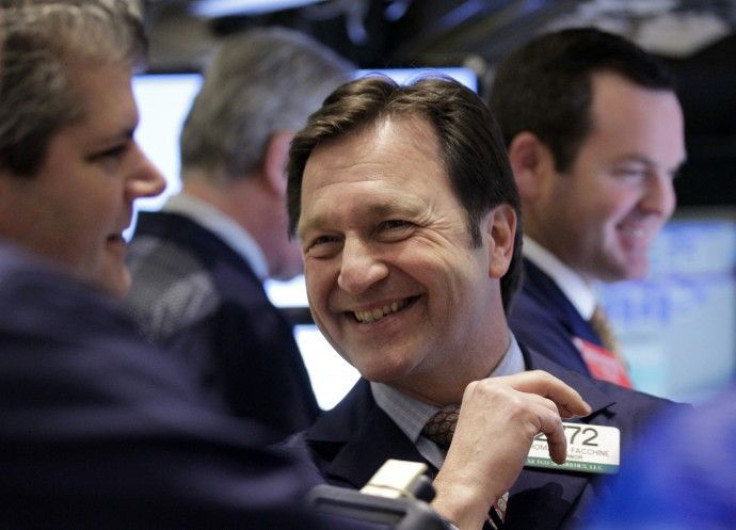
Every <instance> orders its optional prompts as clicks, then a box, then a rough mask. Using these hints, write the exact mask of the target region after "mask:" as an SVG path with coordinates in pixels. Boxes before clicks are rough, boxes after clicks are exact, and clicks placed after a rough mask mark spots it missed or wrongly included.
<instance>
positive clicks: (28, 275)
mask: <svg viewBox="0 0 736 530" xmlns="http://www.w3.org/2000/svg"><path fill="white" fill-rule="evenodd" d="M0 307H2V308H3V310H2V312H1V313H0V470H1V471H0V499H2V502H0V527H2V528H53V529H74V530H78V529H83V528H90V529H92V528H94V529H103V528H104V529H105V530H115V529H128V530H129V529H133V528H135V529H148V528H150V529H154V528H155V529H157V530H160V529H169V528H170V529H177V530H180V529H188V528H200V529H201V528H300V529H303V528H310V529H315V530H323V529H324V528H325V527H332V526H331V524H330V523H329V522H328V521H325V520H322V519H321V518H320V520H317V518H316V517H314V516H313V514H311V513H309V512H308V511H307V510H305V509H304V507H303V506H302V503H303V496H304V494H305V492H306V485H305V483H306V477H307V476H308V475H305V473H304V469H303V466H301V465H299V464H298V463H297V462H295V461H293V460H292V459H291V458H287V456H286V455H283V454H278V453H276V452H274V451H271V450H266V449H264V448H263V446H264V445H265V444H267V443H269V442H270V441H272V438H271V432H270V431H266V429H265V428H261V427H260V426H258V425H256V424H254V423H251V422H246V421H242V420H240V421H236V420H233V419H232V418H231V417H230V416H227V415H225V414H224V413H223V412H222V411H220V410H217V409H215V408H213V407H211V406H210V404H209V401H207V400H206V399H205V398H204V396H203V394H201V393H200V391H199V390H198V388H197V385H196V384H195V382H194V378H193V377H191V374H190V373H189V371H188V370H187V367H186V366H184V365H182V364H181V363H180V361H179V360H178V359H174V358H171V357H168V356H167V355H166V354H165V353H164V352H162V351H159V350H157V349H156V348H154V347H152V346H151V345H150V344H149V343H148V342H146V341H145V340H143V339H142V338H141V337H140V336H139V335H138V334H137V330H136V327H135V324H134V323H133V321H131V320H129V319H128V318H127V317H126V315H124V314H123V312H122V311H120V307H119V306H118V304H116V303H114V302H113V301H112V300H110V299H109V298H108V297H106V296H101V295H99V293H97V292H94V291H92V290H89V289H87V288H86V287H84V286H82V285H79V284H76V283H75V282H74V281H73V280H72V279H70V278H69V277H67V276H65V275H62V274H61V273H59V272H57V271H55V270H52V269H51V268H50V267H48V266H45V265H43V264H39V263H36V262H34V261H33V260H32V259H31V258H29V257H28V256H26V255H24V254H22V253H20V252H18V251H16V250H15V249H12V248H9V247H6V246H3V245H2V244H0ZM347 527H348V528H352V526H347Z"/></svg>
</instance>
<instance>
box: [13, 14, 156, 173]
mask: <svg viewBox="0 0 736 530" xmlns="http://www.w3.org/2000/svg"><path fill="white" fill-rule="evenodd" d="M0 5H2V7H1V8H0V9H1V10H2V17H1V18H0V25H1V26H2V29H1V30H0V32H1V33H2V35H3V40H4V46H3V54H2V65H1V66H0V168H3V169H7V170H9V171H10V172H12V173H13V174H15V175H20V176H28V177H30V176H33V175H34V174H35V173H36V172H37V171H38V169H39V168H40V167H41V165H42V163H43V160H44V155H45V153H46V147H47V145H48V143H49V141H50V139H51V137H52V136H53V135H54V134H55V133H56V131H57V130H58V129H59V128H60V127H62V126H63V125H65V124H68V123H73V122H75V121H77V120H80V119H82V117H83V116H82V115H81V112H82V111H81V108H82V105H80V103H79V101H78V100H77V95H76V93H75V89H74V84H73V76H74V72H75V68H79V67H85V66H87V65H91V66H96V65H100V64H112V63H119V64H123V63H128V64H130V66H131V67H136V66H139V65H141V64H142V63H143V61H144V59H145V55H146V40H145V35H144V32H143V26H142V24H141V21H140V19H139V17H138V16H137V15H138V14H137V13H136V12H134V11H133V10H132V8H131V7H130V5H129V2H127V1H125V0H13V1H10V2H8V1H5V2H3V3H2V4H0Z"/></svg>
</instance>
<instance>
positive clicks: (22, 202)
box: [0, 65, 165, 296]
mask: <svg viewBox="0 0 736 530" xmlns="http://www.w3.org/2000/svg"><path fill="white" fill-rule="evenodd" d="M72 78H73V79H74V81H75V83H76V86H77V89H78V93H79V101H80V102H81V103H82V104H83V105H84V106H85V118H84V119H83V120H82V121H80V122H77V123H74V124H71V125H66V126H64V127H62V128H61V129H60V130H59V131H58V132H57V133H56V135H55V136H54V137H53V138H52V140H51V142H50V144H49V146H48V150H47V152H46V158H45V160H44V163H43V165H42V167H41V169H40V171H39V172H38V173H37V174H36V175H35V176H33V177H31V178H25V177H18V176H14V175H7V174H6V175H0V191H1V192H2V193H0V232H1V233H2V234H3V235H5V236H7V237H9V239H10V240H11V241H14V242H16V243H17V244H19V245H20V246H22V247H24V248H26V249H29V250H31V251H33V252H37V253H39V254H42V255H44V256H46V257H48V258H50V259H52V260H54V261H56V262H58V263H60V264H61V265H62V266H64V267H65V268H67V269H69V270H70V271H71V272H72V274H74V275H75V276H77V277H79V278H80V279H82V280H83V281H86V282H89V283H91V284H93V285H95V286H97V287H100V288H102V289H103V290H105V291H107V292H109V293H111V294H113V295H116V296H123V295H124V294H125V293H126V292H127V290H128V288H129V285H130V277H129V273H128V270H127V268H126V266H125V262H124V258H125V250H126V244H125V241H124V240H123V237H122V232H123V230H124V229H125V228H126V227H127V226H128V225H129V224H130V222H131V215H132V211H133V201H134V200H135V199H136V198H138V197H145V196H153V195H157V194H159V193H160V192H161V191H163V189H164V186H165V181H164V179H163V176H162V175H161V174H160V173H159V172H158V170H157V169H156V168H155V167H154V166H153V165H152V164H151V163H150V161H149V160H148V159H147V158H146V157H145V156H144V155H143V153H142V152H141V150H140V149H139V147H138V145H137V144H136V143H135V141H134V140H133V131H134V129H135V127H136V124H137V122H138V112H137V108H136V105H135V101H134V100H133V94H132V91H131V84H130V83H131V70H130V68H128V67H126V66H124V65H114V66H113V65H110V66H104V67H97V68H84V67H77V68H76V72H75V74H74V76H73V77H72Z"/></svg>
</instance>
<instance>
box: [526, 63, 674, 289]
mask: <svg viewBox="0 0 736 530" xmlns="http://www.w3.org/2000/svg"><path fill="white" fill-rule="evenodd" d="M593 90H594V98H593V104H592V123H593V130H592V133H591V134H590V136H589V137H588V138H587V139H586V140H585V141H584V143H583V144H582V146H581V148H580V151H579V153H578V155H577V157H576V159H575V161H574V163H573V165H572V166H571V167H570V169H569V171H567V172H565V173H563V174H555V175H554V178H551V179H549V181H548V182H547V185H546V187H545V189H544V193H543V199H542V200H541V201H540V202H539V208H540V210H539V211H538V212H537V220H543V223H542V224H541V225H539V226H537V227H536V234H534V235H533V237H535V239H538V240H539V242H540V243H542V244H543V245H544V246H546V247H547V248H548V249H550V250H552V252H553V253H555V254H556V255H557V256H558V257H560V258H561V259H562V261H564V262H565V263H567V264H568V265H569V266H571V267H572V268H574V269H576V270H578V271H579V272H580V273H581V274H582V275H583V276H584V277H586V278H587V279H588V280H596V279H598V280H603V281H617V280H623V279H627V278H637V277H641V276H643V275H645V274H646V272H647V271H648V263H649V258H648V249H649V246H650V243H651V242H652V239H653V238H654V237H655V236H656V234H657V232H658V231H659V229H660V228H661V226H662V225H663V224H664V223H665V221H667V219H669V217H670V216H671V215H672V213H673V211H674V208H675V193H674V189H673V184H672V179H673V177H674V176H675V173H676V172H677V170H678V169H679V167H680V166H681V164H682V163H683V162H684V160H685V141H684V125H683V115H682V110H681V108H680V105H679V103H678V101H677V99H676V96H675V95H674V94H673V93H671V92H666V91H653V90H645V89H642V88H640V87H638V86H636V85H633V84H631V83H630V82H628V81H626V80H624V79H623V78H621V77H620V76H618V75H615V74H611V73H599V74H596V75H595V76H594V77H593Z"/></svg>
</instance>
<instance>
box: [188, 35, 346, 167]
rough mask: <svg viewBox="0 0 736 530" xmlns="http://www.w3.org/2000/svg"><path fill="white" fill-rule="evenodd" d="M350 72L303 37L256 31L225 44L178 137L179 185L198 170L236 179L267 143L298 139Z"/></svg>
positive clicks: (327, 51)
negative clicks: (283, 136) (283, 135)
mask: <svg viewBox="0 0 736 530" xmlns="http://www.w3.org/2000/svg"><path fill="white" fill-rule="evenodd" d="M354 71H355V70H354V67H353V66H352V65H351V64H350V63H349V62H348V61H347V60H345V59H344V58H342V57H340V56H339V55H337V54H336V53H335V52H334V51H332V50H330V49H329V48H327V47H326V46H324V45H322V44H320V43H318V42H316V41H314V40H313V39H311V38H310V37H308V36H306V35H304V34H301V33H298V32H296V31H293V30H288V29H285V28H278V27H271V28H258V29H253V30H250V31H247V32H245V33H242V34H238V35H235V36H232V37H229V38H227V39H225V40H224V41H223V42H222V44H221V46H220V47H219V49H218V51H217V54H216V55H215V57H214V60H213V62H212V64H211V65H210V66H209V68H208V69H207V72H206V76H205V82H204V85H203V87H202V90H201V91H200V93H199V94H198V96H197V97H196V99H195V101H194V103H193V105H192V108H191V110H190V112H189V115H188V117H187V118H186V120H185V123H184V128H183V130H182V135H181V141H180V147H181V157H182V160H181V163H182V169H183V172H182V178H183V179H186V178H187V170H188V169H192V168H195V169H200V170H202V172H203V173H204V174H207V175H209V176H211V177H212V178H213V179H216V180H220V179H226V180H227V179H237V178H241V177H243V176H245V175H246V174H249V173H251V172H252V171H253V170H254V169H255V168H256V167H257V166H258V164H259V163H260V162H261V158H262V155H263V153H264V151H265V148H266V145H267V143H268V141H269V139H270V138H271V136H272V135H273V134H274V133H276V132H279V131H289V130H293V131H295V132H296V131H297V130H299V129H300V128H301V127H303V126H304V124H305V123H306V120H307V118H308V117H309V115H310V114H311V113H312V112H313V111H315V110H317V109H318V108H319V106H320V104H321V103H322V100H323V99H324V98H325V97H326V96H327V95H328V94H329V93H330V92H331V91H332V90H333V89H334V88H336V87H337V86H338V85H340V84H342V83H343V82H345V81H348V80H350V79H351V78H352V76H353V74H354Z"/></svg>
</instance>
